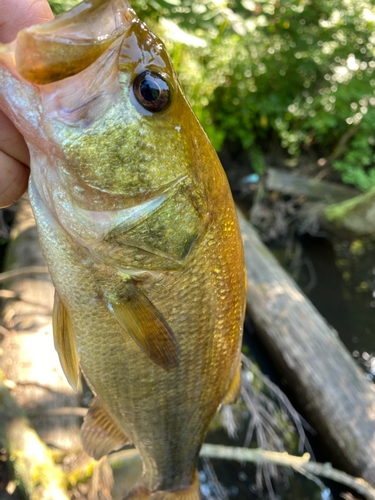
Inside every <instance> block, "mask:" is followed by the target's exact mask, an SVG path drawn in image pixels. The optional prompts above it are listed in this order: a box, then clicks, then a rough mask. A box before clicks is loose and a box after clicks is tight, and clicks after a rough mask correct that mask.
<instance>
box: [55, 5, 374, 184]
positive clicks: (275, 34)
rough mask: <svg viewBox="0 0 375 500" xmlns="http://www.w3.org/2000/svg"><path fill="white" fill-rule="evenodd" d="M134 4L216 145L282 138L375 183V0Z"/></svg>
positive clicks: (357, 179)
mask: <svg viewBox="0 0 375 500" xmlns="http://www.w3.org/2000/svg"><path fill="white" fill-rule="evenodd" d="M71 1H72V0H71ZM62 2H63V0H61V1H60V2H59V3H58V5H60V6H61V4H62ZM51 3H54V4H55V5H57V1H56V0H54V2H51ZM132 6H133V7H134V8H135V10H136V11H137V13H138V15H139V16H140V17H141V18H142V19H144V20H145V21H146V22H147V23H148V24H149V25H150V27H151V28H152V29H153V30H154V31H156V32H157V33H158V34H159V36H161V38H163V39H164V40H165V42H166V44H167V47H168V49H169V51H170V53H171V56H172V59H173V62H174V64H175V66H176V69H177V71H178V73H179V77H180V80H181V83H182V85H183V87H184V89H185V91H186V93H187V96H188V99H189V101H190V103H191V104H192V106H193V109H194V110H195V112H196V113H197V115H198V117H199V119H200V120H201V122H202V123H203V126H204V127H205V129H206V131H207V133H208V135H209V136H210V138H211V140H212V141H213V144H214V146H215V147H216V149H218V150H219V149H220V147H221V146H222V144H223V142H224V141H225V140H231V141H239V142H240V143H241V145H242V147H243V148H245V149H250V148H253V147H254V146H256V147H259V145H260V144H261V145H262V147H263V149H267V141H268V140H269V138H270V137H275V136H276V137H277V138H278V140H279V141H280V143H281V145H282V146H283V148H284V149H285V150H286V151H287V153H288V154H289V155H291V156H292V157H293V158H295V159H298V158H299V157H300V155H301V154H302V152H309V151H311V150H314V151H315V153H316V154H318V155H319V156H323V157H325V158H326V159H328V160H329V161H331V162H332V163H333V165H334V167H335V168H336V169H337V170H338V171H339V172H340V174H341V176H342V179H343V181H344V182H350V183H352V184H354V185H356V186H358V187H359V188H360V189H363V190H365V189H368V188H370V187H372V186H374V185H375V157H374V145H375V133H374V131H373V124H374V123H375V96H374V88H375V74H373V71H374V68H375V62H374V51H375V7H374V6H373V5H372V2H371V1H367V0H346V1H345V2H344V1H342V0H283V1H282V2H281V1H277V0H276V1H275V0H272V1H271V0H258V1H253V0H241V1H232V2H229V3H228V4H224V3H223V2H222V1H221V0H199V2H198V1H195V0H134V1H133V2H132Z"/></svg>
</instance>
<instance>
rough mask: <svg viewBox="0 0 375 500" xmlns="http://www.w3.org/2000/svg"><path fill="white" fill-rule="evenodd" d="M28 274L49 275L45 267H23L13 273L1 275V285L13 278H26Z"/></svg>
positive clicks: (6, 272) (13, 270)
mask: <svg viewBox="0 0 375 500" xmlns="http://www.w3.org/2000/svg"><path fill="white" fill-rule="evenodd" d="M27 274H48V269H47V268H46V267H45V266H28V267H21V268H20V269H12V270H11V271H5V272H4V273H0V283H3V282H4V281H7V280H9V279H12V278H19V277H21V276H25V275H27Z"/></svg>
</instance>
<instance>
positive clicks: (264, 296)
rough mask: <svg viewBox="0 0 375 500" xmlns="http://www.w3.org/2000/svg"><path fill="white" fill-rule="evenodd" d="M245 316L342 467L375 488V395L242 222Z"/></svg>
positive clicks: (335, 337) (320, 319)
mask: <svg viewBox="0 0 375 500" xmlns="http://www.w3.org/2000/svg"><path fill="white" fill-rule="evenodd" d="M240 226H241V232H242V237H243V242H244V249H245V259H246V266H247V286H248V290H247V299H246V302H247V312H248V315H249V316H250V318H251V320H252V322H253V324H254V326H255V328H256V330H257V332H258V334H259V335H260V336H261V339H262V341H263V342H264V344H265V346H266V347H267V348H268V350H269V353H270V354H271V356H272V358H273V359H274V362H275V363H276V364H277V365H278V367H279V369H280V370H281V373H282V374H283V377H285V379H286V380H287V382H288V384H289V386H290V389H291V390H292V391H293V392H294V394H295V396H296V397H297V398H298V400H299V402H300V404H301V406H302V408H303V409H304V411H305V412H306V416H307V418H308V420H309V422H310V423H311V424H312V425H313V427H314V428H315V429H316V431H317V432H318V433H319V434H320V435H321V437H322V438H323V439H324V442H325V443H326V444H327V445H328V446H329V447H330V448H331V452H333V455H334V456H335V457H336V463H337V464H338V466H339V467H340V468H344V469H346V470H347V471H348V472H350V473H352V474H353V475H359V476H362V477H363V478H364V479H366V480H367V481H368V482H369V483H371V484H372V485H375V390H374V387H373V385H372V384H371V383H370V382H369V381H368V380H367V378H366V376H365V374H364V373H362V372H361V370H360V369H359V367H358V366H357V365H356V363H355V362H354V360H353V359H352V357H351V355H350V353H349V352H348V351H347V350H346V348H345V347H344V345H343V344H342V342H341V341H340V339H339V338H338V335H337V333H336V331H335V330H334V329H333V328H332V327H330V326H329V325H328V324H327V322H326V321H325V319H324V318H323V317H322V316H321V315H320V314H319V312H318V311H317V310H316V309H315V307H314V306H313V305H312V304H311V303H310V301H309V300H308V299H307V298H306V297H305V296H304V295H303V293H302V292H301V291H300V290H299V288H298V287H297V285H296V284H295V283H294V281H293V280H292V278H291V277H290V276H289V275H288V274H287V273H286V272H285V271H284V270H283V269H282V268H281V266H280V265H279V264H278V262H277V261H276V259H275V258H274V257H273V255H272V254H271V253H270V252H269V250H268V249H267V248H266V247H265V246H264V245H263V243H262V242H261V241H260V239H259V238H258V236H257V234H256V232H255V231H254V229H253V228H252V227H251V225H250V224H249V223H248V222H247V221H245V220H244V218H243V216H241V215H240Z"/></svg>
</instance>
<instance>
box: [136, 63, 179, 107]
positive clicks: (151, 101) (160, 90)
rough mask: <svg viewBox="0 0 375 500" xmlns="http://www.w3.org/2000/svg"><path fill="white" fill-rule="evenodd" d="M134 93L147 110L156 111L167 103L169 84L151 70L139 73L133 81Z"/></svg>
mask: <svg viewBox="0 0 375 500" xmlns="http://www.w3.org/2000/svg"><path fill="white" fill-rule="evenodd" d="M133 90H134V95H135V97H136V99H137V101H138V102H139V104H141V105H142V106H143V107H144V108H145V109H147V111H152V112H157V111H161V110H163V109H165V108H166V107H167V106H168V104H169V99H170V90H169V85H168V84H167V82H166V81H165V80H163V78H161V77H160V76H159V75H156V74H155V73H152V72H151V71H144V72H143V73H140V74H139V75H138V76H137V78H136V79H135V80H134V83H133Z"/></svg>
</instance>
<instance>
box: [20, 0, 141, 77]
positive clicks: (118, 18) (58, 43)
mask: <svg viewBox="0 0 375 500" xmlns="http://www.w3.org/2000/svg"><path fill="white" fill-rule="evenodd" d="M133 16H134V13H133V12H132V11H131V10H130V8H129V5H128V4H127V2H125V1H124V0H109V1H105V0H86V1H84V2H82V3H80V4H79V5H77V6H76V7H74V8H73V9H72V10H70V11H69V12H66V13H64V14H62V15H61V16H59V17H58V18H56V19H55V20H53V21H51V22H49V23H46V24H43V25H36V26H32V27H31V28H27V29H24V30H21V31H20V32H19V33H18V36H17V44H16V65H17V69H18V72H19V73H20V74H21V75H22V76H23V77H24V78H26V79H27V80H29V81H30V82H32V83H36V84H38V85H42V84H46V83H51V82H56V81H58V80H62V79H63V78H67V77H68V76H72V75H76V74H77V73H79V72H80V71H82V70H83V69H85V68H87V67H88V66H90V65H91V64H92V63H93V62H94V61H96V60H97V59H98V58H99V57H100V55H101V54H103V52H104V51H105V50H107V49H108V47H110V45H111V44H112V43H113V42H114V41H115V40H116V39H117V38H118V37H119V36H120V35H121V34H122V33H123V32H124V29H125V25H126V24H128V23H129V21H130V19H131V18H132V17H133Z"/></svg>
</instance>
